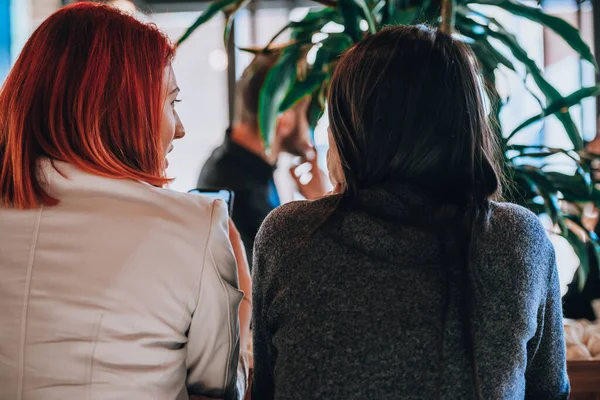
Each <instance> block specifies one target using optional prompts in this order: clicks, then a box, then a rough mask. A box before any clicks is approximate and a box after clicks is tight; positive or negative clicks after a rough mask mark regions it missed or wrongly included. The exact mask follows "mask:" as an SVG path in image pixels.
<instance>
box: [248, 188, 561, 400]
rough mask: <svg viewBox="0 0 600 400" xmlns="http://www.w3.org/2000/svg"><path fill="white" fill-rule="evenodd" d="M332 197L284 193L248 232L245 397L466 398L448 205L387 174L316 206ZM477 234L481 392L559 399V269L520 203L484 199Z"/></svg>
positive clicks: (454, 215)
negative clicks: (251, 236) (353, 197)
mask: <svg viewBox="0 0 600 400" xmlns="http://www.w3.org/2000/svg"><path fill="white" fill-rule="evenodd" d="M337 201H338V198H337V196H330V197H326V198H324V199H321V200H317V201H313V202H307V201H303V202H294V203H289V204H286V205H284V206H282V207H280V208H278V209H277V210H275V211H274V212H273V213H272V214H271V215H269V217H268V218H267V219H266V220H265V222H264V224H263V226H262V228H261V230H260V232H259V234H258V236H257V238H256V243H255V250H254V267H253V268H254V270H253V279H254V290H253V304H254V310H253V318H254V319H253V327H254V331H253V335H254V342H253V345H254V380H253V397H252V398H253V399H254V398H256V399H260V400H270V399H277V400H291V399H328V400H336V399H339V400H342V399H344V400H351V399H356V400H358V399H360V400H364V399H378V400H380V399H434V398H441V399H472V398H474V393H475V392H474V379H473V372H472V364H471V360H470V357H469V354H468V349H469V348H470V347H469V346H466V345H465V341H466V338H465V333H464V329H463V323H462V321H463V319H462V318H461V311H460V307H459V306H460V304H461V300H462V297H463V294H464V293H465V290H464V285H463V283H462V282H463V280H462V275H461V267H460V264H459V261H457V260H460V259H464V258H461V256H460V255H459V254H460V250H459V249H461V248H462V247H464V246H462V245H461V239H460V238H461V237H462V236H461V230H460V229H458V226H459V225H460V223H459V221H460V220H461V215H460V212H459V210H458V208H457V207H454V206H448V205H446V206H443V205H436V204H435V203H434V202H432V201H431V200H430V199H429V198H428V197H427V196H425V195H423V194H422V193H420V192H419V191H418V190H415V189H412V188H409V187H406V186H396V185H390V186H388V187H386V188H372V189H368V190H362V191H360V192H359V195H358V200H357V201H355V202H353V203H348V202H342V203H341V204H340V206H339V208H338V209H337V210H336V211H334V212H333V213H332V214H331V215H330V216H329V213H330V212H331V209H332V207H333V205H334V204H335V203H336V202H337ZM477 243H478V246H477V247H476V249H475V255H476V256H475V260H476V263H475V264H476V267H475V272H474V278H473V280H474V281H475V282H477V283H476V287H475V295H474V296H475V297H474V298H475V302H474V303H475V306H474V316H473V318H472V320H473V321H474V322H473V329H474V343H475V345H474V348H475V359H476V365H477V370H478V376H479V377H480V380H481V390H482V398H483V399H486V400H488V399H506V400H516V399H523V398H527V399H567V397H568V394H569V382H568V378H567V374H566V359H565V342H564V336H563V325H562V309H561V298H560V289H559V283H558V272H557V268H556V264H555V256H554V249H553V247H552V244H551V243H550V241H549V239H548V237H547V235H546V232H545V231H544V228H543V227H542V225H541V224H540V222H539V220H538V219H537V217H536V216H535V215H534V214H532V213H531V212H529V211H527V210H526V209H524V208H521V207H519V206H516V205H512V204H500V203H492V204H491V210H490V219H489V224H488V227H487V230H486V231H485V233H484V234H483V235H482V237H480V238H479V240H478V241H477ZM443 304H447V312H444V306H443ZM444 315H446V317H445V320H446V322H445V323H443V322H442V321H443V320H444ZM442 333H444V334H443V336H442Z"/></svg>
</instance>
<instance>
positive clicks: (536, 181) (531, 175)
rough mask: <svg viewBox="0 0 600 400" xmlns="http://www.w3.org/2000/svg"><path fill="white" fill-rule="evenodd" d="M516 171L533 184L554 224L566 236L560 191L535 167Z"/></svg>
mask: <svg viewBox="0 0 600 400" xmlns="http://www.w3.org/2000/svg"><path fill="white" fill-rule="evenodd" d="M515 170H517V171H520V172H521V177H522V178H523V179H525V180H526V181H528V182H529V183H530V184H533V186H534V187H535V190H534V191H535V192H536V193H537V194H538V195H540V196H541V197H542V198H543V199H544V201H545V203H546V207H547V209H548V214H549V216H550V218H551V219H552V222H554V223H555V224H557V225H558V226H559V227H560V229H561V232H562V234H563V235H564V234H565V232H567V227H566V225H565V220H564V216H563V213H562V211H561V209H560V202H559V199H558V190H557V189H556V187H554V184H553V183H552V181H550V180H549V179H548V177H547V176H546V174H545V173H544V171H542V170H541V169H539V168H536V167H533V166H529V165H528V166H519V167H515Z"/></svg>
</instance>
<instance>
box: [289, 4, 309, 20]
mask: <svg viewBox="0 0 600 400" xmlns="http://www.w3.org/2000/svg"><path fill="white" fill-rule="evenodd" d="M309 11H310V8H309V7H296V8H294V9H292V11H290V16H289V18H290V21H292V22H299V21H302V20H303V19H304V17H306V16H307V15H308V12H309Z"/></svg>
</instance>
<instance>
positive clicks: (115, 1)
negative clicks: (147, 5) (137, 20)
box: [110, 0, 136, 14]
mask: <svg viewBox="0 0 600 400" xmlns="http://www.w3.org/2000/svg"><path fill="white" fill-rule="evenodd" d="M110 5H111V6H113V7H115V8H118V9H119V10H121V11H124V12H126V13H130V14H135V12H136V8H135V4H133V3H132V2H131V1H130V0H112V1H111V2H110Z"/></svg>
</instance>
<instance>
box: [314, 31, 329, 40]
mask: <svg viewBox="0 0 600 400" xmlns="http://www.w3.org/2000/svg"><path fill="white" fill-rule="evenodd" d="M328 36H329V35H328V34H326V33H322V32H317V33H315V34H314V35H313V36H312V42H313V43H319V42H321V41H323V40H325V39H327V37H328Z"/></svg>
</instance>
